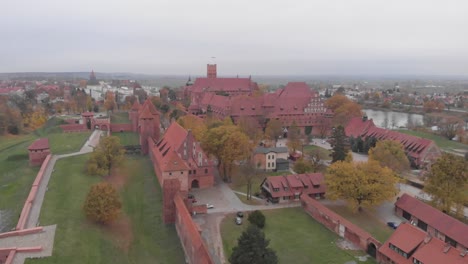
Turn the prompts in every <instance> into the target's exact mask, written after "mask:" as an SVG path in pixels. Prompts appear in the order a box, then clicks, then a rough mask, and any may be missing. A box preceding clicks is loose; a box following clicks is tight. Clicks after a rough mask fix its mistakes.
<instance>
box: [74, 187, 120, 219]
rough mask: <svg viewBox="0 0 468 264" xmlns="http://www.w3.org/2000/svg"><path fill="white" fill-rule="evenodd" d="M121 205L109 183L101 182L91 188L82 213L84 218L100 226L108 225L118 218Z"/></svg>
mask: <svg viewBox="0 0 468 264" xmlns="http://www.w3.org/2000/svg"><path fill="white" fill-rule="evenodd" d="M121 208H122V203H121V202H120V199H119V195H118V194H117V191H116V190H115V189H114V187H113V186H112V185H111V184H110V183H106V182H101V183H97V184H94V185H93V186H91V189H90V190H89V193H88V195H87V196H86V200H85V202H84V204H83V211H84V213H85V215H86V217H87V218H88V219H89V220H91V221H94V222H97V223H100V224H108V223H110V222H112V221H114V220H115V219H117V218H118V217H119V214H120V209H121Z"/></svg>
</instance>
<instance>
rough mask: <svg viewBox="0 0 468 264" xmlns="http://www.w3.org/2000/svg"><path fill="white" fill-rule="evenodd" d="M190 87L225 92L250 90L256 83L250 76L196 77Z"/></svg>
mask: <svg viewBox="0 0 468 264" xmlns="http://www.w3.org/2000/svg"><path fill="white" fill-rule="evenodd" d="M191 87H192V88H191V89H195V90H203V89H206V91H225V92H238V91H243V92H251V91H253V90H254V89H256V88H257V84H256V83H255V82H252V81H251V80H250V78H197V79H196V80H195V82H194V84H193V85H192V86H191Z"/></svg>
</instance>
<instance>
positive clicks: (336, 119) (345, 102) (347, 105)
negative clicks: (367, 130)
mask: <svg viewBox="0 0 468 264" xmlns="http://www.w3.org/2000/svg"><path fill="white" fill-rule="evenodd" d="M325 106H326V107H327V108H330V109H331V110H332V111H333V113H334V116H333V124H334V125H335V126H340V125H341V126H345V125H346V124H347V123H348V121H349V120H350V119H351V118H353V117H361V116H362V108H361V106H360V105H359V104H357V103H355V102H353V101H351V100H350V99H348V97H346V96H345V95H343V94H340V93H336V94H335V95H333V96H332V97H331V98H330V99H328V100H327V101H325Z"/></svg>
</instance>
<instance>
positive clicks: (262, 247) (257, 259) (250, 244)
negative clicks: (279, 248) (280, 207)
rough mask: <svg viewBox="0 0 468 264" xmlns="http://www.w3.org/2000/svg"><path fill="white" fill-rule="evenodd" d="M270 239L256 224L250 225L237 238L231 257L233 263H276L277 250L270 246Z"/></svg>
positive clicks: (230, 260)
mask: <svg viewBox="0 0 468 264" xmlns="http://www.w3.org/2000/svg"><path fill="white" fill-rule="evenodd" d="M269 244H270V240H268V239H266V238H265V233H263V231H262V230H260V229H259V228H258V227H256V226H254V225H249V227H247V230H245V231H244V232H242V234H241V236H240V237H239V239H238V240H237V246H235V247H234V248H233V249H232V254H231V256H230V257H229V262H230V263H231V264H245V263H249V264H276V263H278V257H277V256H276V252H275V251H274V250H273V249H271V248H269V247H268V246H269Z"/></svg>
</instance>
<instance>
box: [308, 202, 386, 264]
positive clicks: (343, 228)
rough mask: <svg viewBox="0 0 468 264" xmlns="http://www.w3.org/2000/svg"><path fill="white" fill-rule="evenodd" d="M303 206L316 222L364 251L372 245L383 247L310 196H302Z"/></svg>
mask: <svg viewBox="0 0 468 264" xmlns="http://www.w3.org/2000/svg"><path fill="white" fill-rule="evenodd" d="M301 204H302V207H303V208H304V210H305V211H306V212H307V213H308V214H310V215H311V216H312V217H313V218H314V219H315V220H317V221H318V222H319V223H321V224H323V225H324V226H325V227H327V228H328V229H330V230H331V231H333V232H335V233H336V234H338V235H339V236H340V237H343V238H345V239H347V240H349V241H351V242H353V243H354V244H356V245H358V246H359V247H360V248H361V249H362V250H364V251H366V252H367V251H368V250H369V246H370V245H371V244H373V245H374V246H375V248H379V247H380V246H381V243H380V241H378V240H376V239H375V238H373V237H372V236H371V235H370V234H369V233H367V232H366V231H364V230H362V229H361V228H360V227H358V226H356V225H355V224H353V223H351V222H349V221H348V220H346V219H344V218H343V217H341V216H340V215H338V214H336V213H335V212H333V211H332V210H330V209H328V208H326V207H325V206H323V205H322V204H320V203H319V202H318V201H316V200H314V199H312V198H310V197H309V196H307V195H302V196H301ZM374 257H375V256H374Z"/></svg>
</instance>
